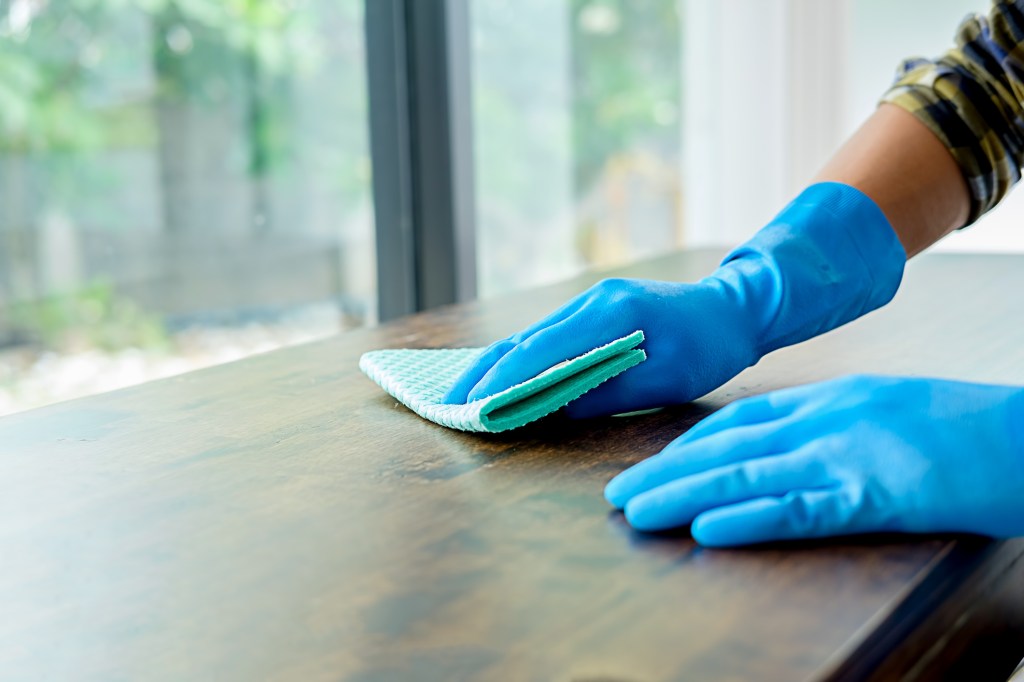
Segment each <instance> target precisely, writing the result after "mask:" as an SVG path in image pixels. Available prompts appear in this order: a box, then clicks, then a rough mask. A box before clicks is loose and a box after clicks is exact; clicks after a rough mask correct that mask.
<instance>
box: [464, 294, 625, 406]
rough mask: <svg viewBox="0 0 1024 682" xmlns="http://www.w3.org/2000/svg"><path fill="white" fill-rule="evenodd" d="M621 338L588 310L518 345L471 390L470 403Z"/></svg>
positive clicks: (545, 329)
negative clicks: (588, 312)
mask: <svg viewBox="0 0 1024 682" xmlns="http://www.w3.org/2000/svg"><path fill="white" fill-rule="evenodd" d="M617 336H621V334H616V333H615V328H613V327H612V326H611V325H610V324H607V323H604V322H601V321H600V320H599V319H595V316H593V315H588V314H587V309H586V306H584V307H583V308H582V309H581V310H579V311H577V313H576V314H575V315H571V316H570V317H568V318H566V319H564V320H562V321H560V322H556V323H555V324H553V325H551V326H550V327H546V328H544V329H541V330H540V331H538V332H537V333H536V334H533V335H532V336H530V337H529V338H527V339H525V340H523V341H521V342H520V343H518V344H516V346H515V348H513V349H511V350H510V351H509V352H508V353H506V354H505V355H504V356H502V358H501V359H500V360H498V361H497V362H496V363H494V365H493V366H492V367H491V368H490V369H489V370H488V371H487V372H486V373H485V374H484V376H483V378H481V379H480V381H479V382H478V383H477V384H476V386H475V387H473V389H472V390H470V392H469V400H477V399H479V398H485V397H487V396H489V395H494V394H495V393H500V392H501V391H504V390H505V389H507V388H509V387H511V386H515V385H516V384H520V383H522V382H524V381H526V380H527V379H530V378H532V377H535V376H537V375H538V374H540V373H541V372H543V371H544V370H546V369H550V368H551V367H554V366H555V365H557V364H558V363H560V362H565V361H566V360H571V359H572V358H575V357H578V356H580V355H583V354H584V353H586V352H588V351H591V350H593V349H595V348H597V347H598V346H602V345H604V344H606V343H609V342H611V341H613V340H614V339H615V338H616V337H617Z"/></svg>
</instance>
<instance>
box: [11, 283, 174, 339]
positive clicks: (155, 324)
mask: <svg viewBox="0 0 1024 682" xmlns="http://www.w3.org/2000/svg"><path fill="white" fill-rule="evenodd" d="M10 317H11V321H12V322H13V323H14V325H15V327H17V328H19V329H21V330H23V333H25V334H28V335H31V338H32V340H33V341H35V342H36V343H39V344H41V345H43V346H45V347H47V348H58V349H83V348H96V349H99V350H104V351H118V350H121V349H124V348H147V349H150V350H166V349H167V348H169V347H170V339H169V337H168V335H167V331H166V330H165V328H164V325H163V322H162V321H161V320H160V318H159V317H157V316H155V315H152V314H150V313H147V312H146V311H144V310H142V309H141V308H140V307H139V306H138V305H136V304H135V303H134V302H132V301H130V300H128V299H126V298H124V297H123V296H118V295H117V294H116V293H115V291H114V287H113V286H112V285H111V284H110V283H109V282H103V281H98V282H94V283H93V284H90V285H89V286H86V287H83V288H82V289H80V290H79V291H77V292H75V293H74V294H73V295H70V296H48V297H46V298H45V299H43V300H41V301H33V302H32V303H17V304H14V305H13V306H12V309H11V310H10Z"/></svg>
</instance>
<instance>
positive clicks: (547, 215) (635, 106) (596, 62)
mask: <svg viewBox="0 0 1024 682" xmlns="http://www.w3.org/2000/svg"><path fill="white" fill-rule="evenodd" d="M471 17H472V41H473V68H472V71H473V97H474V115H475V121H474V126H475V140H474V143H475V154H476V173H477V191H478V196H477V212H478V215H477V225H478V228H477V229H478V236H477V250H478V268H479V280H480V293H481V295H484V296H487V295H492V294H496V293H500V292H502V291H508V290H511V289H516V288H521V287H525V286H530V285H535V284H539V283H543V282H549V281H553V280H557V279H563V278H565V277H567V276H570V275H572V274H573V273H575V272H577V271H579V270H580V269H582V268H585V267H606V266H612V265H616V264H620V263H623V262H628V261H631V260H635V259H638V258H642V257H645V256H649V255H652V254H656V253H658V252H661V251H665V250H668V249H671V248H674V247H676V246H678V245H680V244H681V243H682V237H683V232H682V227H683V226H682V187H681V183H680V179H679V169H680V156H681V144H680V139H681V130H680V126H679V120H678V119H679V110H680V96H681V82H680V73H681V58H680V55H681V50H680V35H681V20H680V15H679V9H678V3H677V0H649V1H645V2H629V1H628V0H561V1H558V2H552V1H551V0H515V1H513V0H474V2H473V3H472V7H471Z"/></svg>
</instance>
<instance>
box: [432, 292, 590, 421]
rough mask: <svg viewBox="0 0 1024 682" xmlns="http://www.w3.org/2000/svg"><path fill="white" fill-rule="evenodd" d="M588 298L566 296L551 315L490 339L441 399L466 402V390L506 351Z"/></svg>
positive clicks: (467, 397)
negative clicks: (497, 339)
mask: <svg viewBox="0 0 1024 682" xmlns="http://www.w3.org/2000/svg"><path fill="white" fill-rule="evenodd" d="M588 301H589V297H588V296H587V294H586V293H584V294H581V295H579V296H577V297H575V298H573V299H571V300H569V301H568V302H567V303H565V304H564V305H562V306H561V307H560V308H558V309H557V310H555V311H554V312H552V313H551V314H550V315H547V316H545V317H543V318H541V319H540V320H538V321H537V322H534V323H533V324H531V325H530V326H529V327H526V328H525V329H522V330H520V331H518V332H516V333H515V334H512V335H511V336H507V337H505V338H504V339H501V340H499V341H495V342H494V343H492V344H491V345H490V346H488V347H487V348H485V349H484V350H483V352H482V353H480V356H479V357H478V358H477V359H476V360H474V361H473V364H472V365H470V366H469V367H467V368H466V369H465V370H463V372H462V374H460V375H459V377H458V378H457V379H456V380H455V383H454V384H452V387H451V388H449V389H448V392H447V393H446V394H445V396H444V398H443V399H442V400H441V402H443V403H448V404H456V403H465V402H467V401H468V400H469V394H470V392H471V391H472V390H473V388H474V387H475V386H476V385H477V384H478V383H480V380H481V379H483V377H484V375H486V374H487V372H488V371H490V369H491V368H492V367H494V365H495V364H496V363H497V362H498V361H499V360H501V359H502V358H503V357H505V355H507V354H508V353H509V351H511V350H512V349H513V348H515V347H516V346H517V345H518V344H520V343H522V342H523V341H525V340H526V339H527V338H529V337H531V336H533V335H534V334H536V333H537V332H539V331H541V330H542V329H546V328H548V327H550V326H552V325H554V324H557V323H559V322H561V321H562V320H564V319H565V318H567V317H569V316H570V315H572V314H574V313H575V312H576V311H577V310H579V309H580V308H581V307H583V306H584V305H585V304H586V303H587V302H588ZM525 378H529V377H525ZM525 378H524V379H525ZM506 388H507V387H506ZM495 392H496V391H495Z"/></svg>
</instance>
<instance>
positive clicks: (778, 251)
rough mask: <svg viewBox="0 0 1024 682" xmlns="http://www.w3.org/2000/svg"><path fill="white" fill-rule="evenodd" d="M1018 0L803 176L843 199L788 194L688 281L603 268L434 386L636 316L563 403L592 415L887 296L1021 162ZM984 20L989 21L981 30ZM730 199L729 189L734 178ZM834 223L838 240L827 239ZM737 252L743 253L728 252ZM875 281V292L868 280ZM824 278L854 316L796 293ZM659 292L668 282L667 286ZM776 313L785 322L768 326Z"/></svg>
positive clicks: (459, 388) (683, 391)
mask: <svg viewBox="0 0 1024 682" xmlns="http://www.w3.org/2000/svg"><path fill="white" fill-rule="evenodd" d="M1021 5H1024V2H1017V3H1012V2H1000V3H996V6H995V8H994V9H993V14H992V15H991V17H989V18H988V19H985V18H982V17H975V18H973V19H971V20H969V21H968V22H967V23H965V28H963V29H962V30H961V35H960V45H959V47H958V48H956V49H955V50H953V51H950V52H949V53H947V55H946V56H945V57H943V58H942V59H941V60H936V61H934V62H928V63H921V62H914V64H915V66H914V67H913V68H912V69H910V68H909V67H908V70H907V73H906V75H905V77H904V78H903V79H901V80H900V81H899V82H898V83H897V84H896V86H895V87H894V88H893V89H892V90H891V91H890V92H889V93H888V94H887V95H886V97H885V102H886V104H883V105H882V106H881V107H880V108H879V109H878V111H877V112H876V113H875V114H874V115H873V116H872V117H871V118H870V119H869V120H868V121H867V122H866V123H865V124H864V126H863V127H862V128H861V129H860V130H859V131H858V132H857V133H856V134H855V135H854V136H853V137H852V138H851V139H850V140H849V141H848V142H847V144H846V145H844V146H843V148H842V149H840V150H839V152H838V153H837V154H836V155H835V156H834V157H833V158H832V159H831V160H830V161H829V163H828V164H826V166H825V167H824V168H823V169H822V171H821V172H820V173H819V174H818V176H817V177H816V178H815V180H816V181H817V182H823V181H831V182H834V183H837V184H839V185H842V186H845V187H849V188H851V191H850V192H847V193H846V194H847V196H848V197H850V198H851V201H849V202H847V201H841V202H838V204H837V203H836V202H832V203H831V204H830V203H829V202H827V201H824V200H823V199H822V197H823V195H824V193H822V192H814V193H812V195H813V196H811V197H808V196H807V195H806V193H805V194H804V195H801V197H799V198H798V200H797V202H796V203H799V204H800V205H801V208H800V210H799V211H798V213H799V216H797V217H796V219H795V220H794V212H793V211H791V210H790V209H791V208H792V206H791V207H790V208H787V209H786V210H784V211H783V213H782V214H780V216H778V217H777V218H776V220H774V221H773V222H772V223H771V224H769V225H768V226H767V227H766V228H765V229H763V230H762V231H761V232H760V233H758V235H756V236H755V237H754V239H752V240H751V242H748V243H747V244H746V245H743V246H741V247H740V248H739V249H737V250H736V251H734V252H733V254H731V255H730V257H728V258H727V259H726V263H725V266H724V268H723V269H720V270H719V271H716V273H713V274H712V276H711V277H709V278H707V279H706V280H702V281H701V282H697V283H695V284H677V283H667V282H666V283H657V284H658V286H652V285H651V283H643V282H634V284H633V285H630V283H629V282H628V281H626V282H623V281H616V282H614V283H612V284H610V285H609V284H607V283H602V284H600V285H598V286H597V287H594V288H593V289H591V290H589V291H587V292H584V293H583V294H582V295H581V296H580V297H577V299H574V300H573V301H570V302H569V303H568V304H567V305H566V306H564V307H563V308H561V309H559V310H558V311H556V312H555V313H553V314H552V315H550V316H548V317H546V318H544V319H543V320H541V321H540V322H538V323H537V324H535V325H532V326H531V327H529V328H527V329H526V330H523V331H521V332H519V333H517V334H514V335H512V336H511V337H509V338H507V339H503V340H501V341H499V342H497V343H496V344H494V345H492V346H491V347H490V348H488V349H487V351H486V352H485V353H484V354H483V355H482V356H481V358H480V359H479V360H478V361H477V362H476V363H475V364H474V365H473V366H472V367H470V368H469V369H468V370H467V371H466V373H465V374H464V375H463V376H462V377H461V378H460V380H459V381H457V382H456V384H455V385H454V386H453V387H452V389H451V391H450V392H449V394H448V396H447V400H448V401H449V402H464V401H466V400H467V399H473V398H478V397H482V396H485V395H489V394H491V393H495V392H498V391H500V390H502V389H504V388H507V387H508V386H511V385H513V384H515V383H518V382H520V381H522V380H525V379H526V378H528V377H529V376H531V375H532V374H534V373H537V372H539V371H542V370H543V369H545V368H546V367H548V366H551V365H553V364H556V363H557V362H560V361H562V360H565V359H567V358H568V357H571V356H572V354H578V353H581V352H584V351H586V350H588V349H589V348H592V347H595V346H597V345H601V344H602V343H605V342H608V341H610V340H611V339H612V338H614V336H613V335H612V333H613V332H614V333H618V334H619V335H622V334H626V333H629V332H631V331H633V330H634V329H636V328H641V329H644V331H645V332H646V333H647V334H648V337H649V338H650V339H651V340H650V341H649V342H648V344H647V348H646V349H647V350H648V355H649V360H648V362H646V363H644V364H643V365H642V366H641V367H639V368H635V369H634V370H631V371H630V372H628V373H625V374H623V375H622V376H620V377H618V378H616V379H613V380H612V381H610V382H609V383H608V384H606V385H605V386H602V387H600V388H599V389H597V390H596V391H594V392H592V393H590V394H588V395H586V396H584V397H583V398H581V399H580V400H578V401H576V402H575V403H574V404H572V405H570V406H569V408H568V412H569V413H570V414H572V415H575V416H591V415H595V414H606V413H609V412H613V411H625V410H629V409H641V408H643V407H651V406H654V405H664V404H670V403H678V402H685V401H687V400H692V399H694V398H696V397H699V396H700V395H702V394H703V393H705V392H707V391H709V390H711V389H713V388H715V387H716V386H717V385H719V384H720V383H722V382H724V381H725V380H728V379H729V378H731V377H732V376H733V375H735V374H736V373H738V372H739V371H741V370H742V369H744V368H745V367H746V366H747V365H749V364H753V363H754V362H756V361H757V359H758V358H759V357H760V356H761V355H763V354H764V353H766V352H769V351H770V350H773V349H774V348H777V347H780V345H786V344H789V343H796V342H798V341H802V340H804V339H806V338H810V337H811V336H813V335H815V334H818V333H821V332H824V331H827V330H829V329H832V328H835V327H836V326H839V325H840V324H843V323H845V322H847V321H849V320H850V319H853V317H856V316H858V315H861V314H864V313H866V312H869V311H870V310H872V309H873V308H875V307H878V306H879V305H882V304H884V303H885V302H886V301H887V300H888V297H891V295H892V292H894V291H895V285H892V286H889V285H890V284H892V282H895V284H898V282H899V279H900V276H901V274H902V262H903V260H904V259H905V257H906V254H910V255H913V254H916V253H918V252H920V251H921V250H923V249H924V248H926V247H927V246H928V245H930V244H932V243H934V242H935V241H937V240H938V239H940V238H941V237H942V236H943V235H945V234H947V233H948V232H950V231H951V230H953V229H955V228H957V227H961V226H963V225H964V224H966V223H968V222H970V221H973V220H974V219H976V218H977V216H978V215H980V213H981V212H983V211H984V210H987V209H988V208H990V207H991V206H992V205H994V203H995V202H996V201H998V199H999V198H1000V197H1001V196H1002V195H1003V194H1005V187H1006V186H1007V183H1008V181H1012V180H1013V179H1014V177H1015V176H1014V173H1018V171H1017V167H1018V165H1019V156H1020V154H1021V153H1024V144H1022V143H1019V142H1018V140H1017V139H1016V135H1017V134H1018V133H1016V132H1015V131H1014V130H1013V129H1012V128H1008V127H1007V126H1006V125H1005V120H1007V117H1009V116H1011V115H1013V114H1015V113H1019V114H1020V115H1018V116H1017V118H1016V119H1015V120H1017V121H1021V120H1024V112H1015V109H1014V106H1016V107H1017V109H1020V105H1019V103H1017V104H1016V105H1015V104H1014V98H1013V97H1012V96H1009V95H1007V93H1011V94H1012V93H1014V92H1017V91H1018V89H1017V82H1016V76H1015V75H1014V74H1016V73H1017V72H1018V71H1016V70H1014V69H1013V68H1011V67H1012V66H1013V62H1012V61H1006V60H1003V61H1000V60H999V59H996V58H995V57H994V55H997V54H1002V53H1004V52H1005V53H1006V54H1009V55H1011V56H1012V55H1015V54H1017V51H1018V48H1017V47H1015V46H1013V45H1010V44H1009V42H1008V41H1009V40H1010V36H1011V35H1012V34H1013V31H1011V30H1009V29H1008V28H1007V26H1010V25H1015V23H1014V22H1015V21H1016V19H1015V17H1017V15H1019V14H1020V11H1019V7H1020V6H1021ZM988 25H991V26H992V27H994V28H995V29H996V30H993V31H988V32H986V31H984V30H982V29H983V28H984V27H985V26H988ZM1016 34H1017V35H1020V34H1021V32H1020V31H1018V32H1017V33H1016ZM1020 72H1021V73H1024V69H1021V70H1020ZM964 83H973V84H974V85H969V86H968V87H967V88H966V90H967V91H968V92H970V93H971V94H970V98H969V99H965V95H964V94H963V93H961V92H960V91H959V90H958V89H957V85H963V84H964ZM985 98H993V100H994V103H993V104H992V106H981V105H980V104H979V102H981V101H982V100H984V99H985ZM972 103H973V104H975V105H976V106H973V107H972ZM993 112H995V113H993ZM975 137H977V138H978V139H977V140H975ZM986 169H987V170H986ZM1018 175H1019V173H1018ZM812 187H813V188H820V187H821V185H819V184H816V185H813V186H812ZM853 188H856V190H859V191H853ZM858 195H861V196H858ZM737 198H738V199H741V198H742V191H741V190H737ZM864 198H866V201H863V200H862V199H864ZM868 205H870V206H868ZM872 206H873V207H874V208H875V210H876V211H877V210H879V209H880V215H882V216H883V218H882V219H881V220H877V219H867V220H866V219H864V216H865V215H866V214H867V213H870V212H871V211H870V207H872ZM780 226H785V227H784V228H783V229H780ZM886 231H888V232H890V233H892V234H895V235H896V236H897V237H898V240H899V242H900V243H901V244H902V246H903V247H904V252H903V254H902V258H901V257H896V256H893V255H892V254H893V252H894V251H895V249H892V248H890V247H889V246H888V245H886V246H885V247H882V246H880V245H882V244H886V240H885V239H884V237H881V235H883V233H884V232H886ZM768 233H770V234H768ZM832 236H835V237H836V239H832V240H831V243H830V237H832ZM861 242H863V244H862V246H863V248H862V256H863V258H862V260H863V267H860V268H857V267H852V268H850V267H844V266H847V265H850V261H849V260H847V257H848V255H849V253H848V252H849V251H850V250H851V248H852V244H854V243H861ZM747 247H752V248H747ZM804 247H806V248H807V250H808V251H810V252H812V253H811V254H810V257H809V258H808V257H807V256H808V255H809V254H807V253H801V250H802V249H804ZM755 251H756V252H757V255H756V256H755V254H754V253H753V252H755ZM737 254H744V256H743V257H742V258H737V257H736V256H737ZM744 260H746V262H745V263H742V261H744ZM844 261H845V262H844ZM740 263H742V265H743V267H736V266H737V264H740ZM814 264H816V265H817V266H818V267H821V268H824V269H828V268H829V267H830V266H832V265H835V266H836V272H828V273H825V274H824V275H823V276H822V277H817V278H816V277H814V276H808V274H809V272H808V270H807V267H808V266H809V265H814ZM759 266H760V267H759ZM718 275H725V276H724V277H718ZM722 282H725V286H720V284H721V283H722ZM880 282H881V284H879V283H880ZM887 288H888V289H891V291H890V292H889V293H888V294H887V295H883V294H881V293H880V291H882V290H886V289H887ZM836 289H842V290H843V292H844V293H845V294H846V296H847V297H848V302H849V301H850V300H853V299H856V298H857V297H860V298H862V299H864V300H866V301H868V302H870V305H868V306H865V307H861V308H860V309H858V310H853V309H852V308H851V307H849V306H846V307H845V308H844V311H845V312H846V313H852V314H853V317H850V316H849V314H846V315H840V316H838V317H837V316H834V315H832V314H831V313H832V310H833V309H832V308H831V307H829V306H819V307H815V306H814V305H807V303H808V300H809V299H813V297H814V295H815V292H816V291H819V290H828V291H833V292H834V291H835V290H836ZM669 291H673V292H674V293H676V294H678V295H676V296H665V294H666V293H667V292H669ZM716 291H717V293H716ZM684 294H685V295H684ZM887 296H888V297H887ZM787 297H788V298H789V300H788V301H787V300H785V299H786V298H787ZM832 302H834V301H832ZM674 303H679V305H675V304H674ZM795 303H800V305H795ZM737 304H738V305H737ZM793 311H799V312H797V313H795V314H794V312H793ZM744 320H745V321H746V323H744V322H743V321H744ZM781 327H788V328H789V333H788V334H780V333H779V329H780V328H781ZM712 346H715V347H717V348H718V349H719V350H718V351H716V350H715V349H714V348H712Z"/></svg>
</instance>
